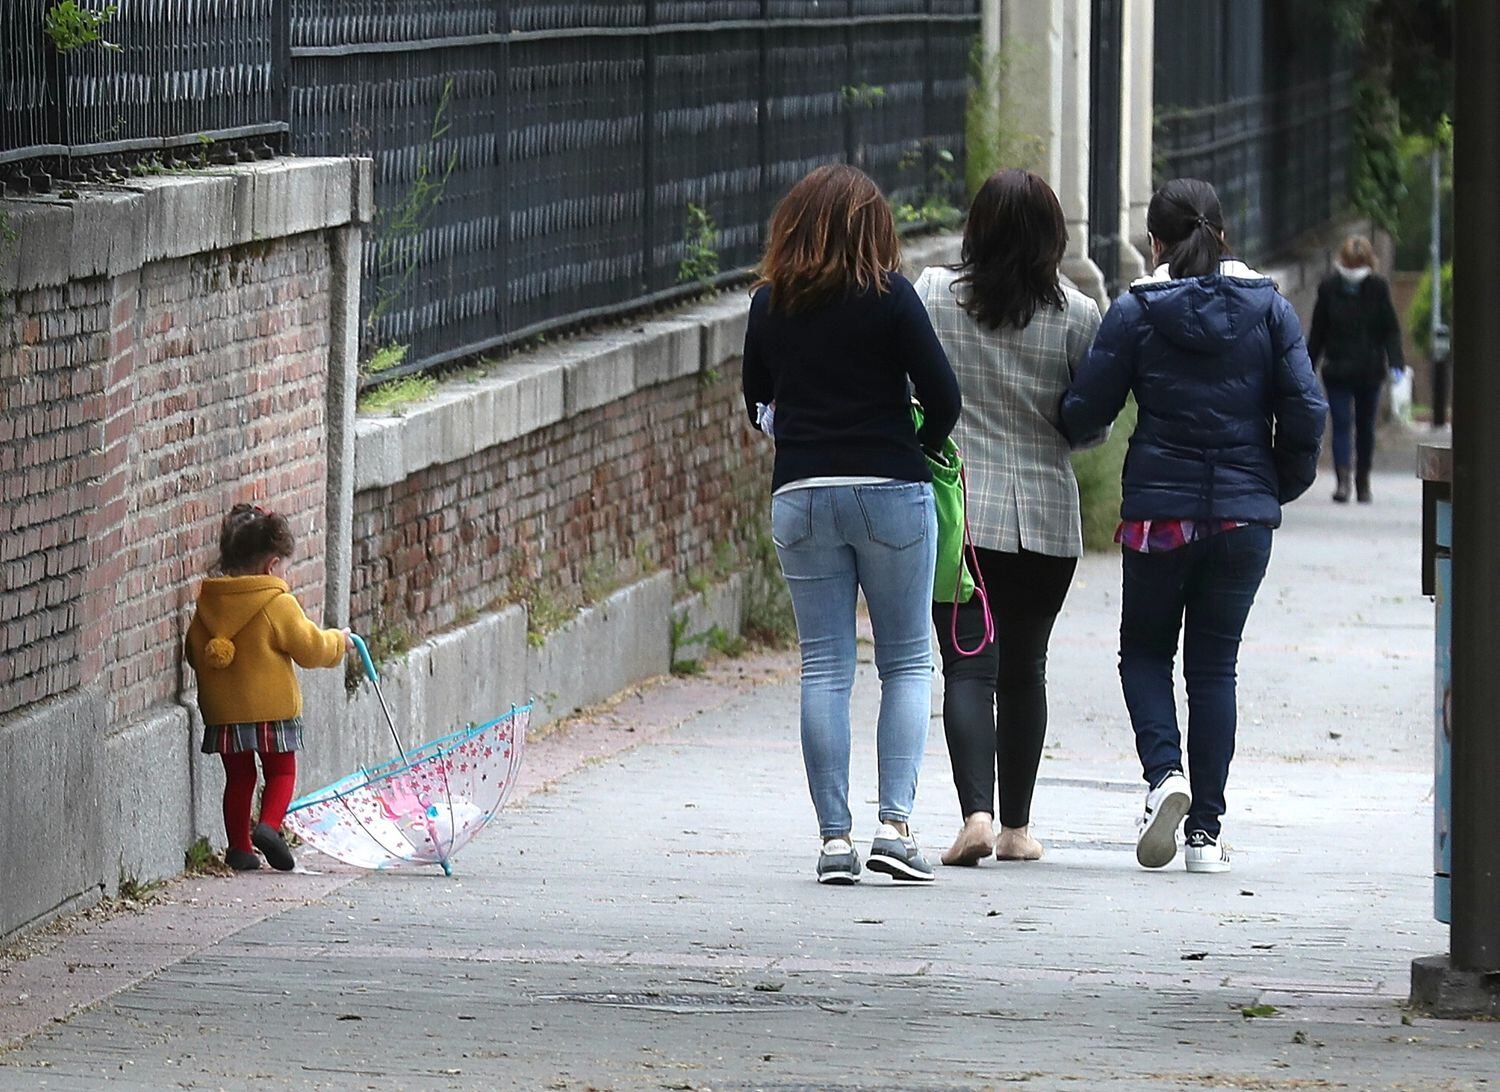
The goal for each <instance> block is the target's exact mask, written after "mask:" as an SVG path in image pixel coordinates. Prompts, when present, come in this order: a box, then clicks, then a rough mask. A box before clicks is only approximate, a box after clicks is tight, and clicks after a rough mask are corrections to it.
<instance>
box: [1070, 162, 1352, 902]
mask: <svg viewBox="0 0 1500 1092" xmlns="http://www.w3.org/2000/svg"><path fill="white" fill-rule="evenodd" d="M1146 227H1147V230H1148V231H1149V233H1150V237H1151V249H1152V258H1153V261H1154V263H1155V265H1156V270H1155V272H1154V273H1153V274H1152V275H1151V276H1149V277H1145V278H1142V279H1141V280H1140V281H1137V282H1136V283H1135V284H1134V285H1132V286H1131V289H1130V291H1129V292H1128V293H1126V294H1125V295H1123V296H1121V297H1120V298H1119V299H1118V300H1117V301H1116V302H1115V304H1114V306H1112V307H1111V308H1110V310H1109V313H1108V314H1107V315H1106V316H1105V318H1104V323H1103V325H1102V326H1100V328H1099V334H1098V337H1097V338H1096V340H1095V342H1094V345H1093V348H1092V349H1091V350H1090V352H1089V355H1088V359H1087V360H1086V361H1085V362H1084V364H1083V366H1082V367H1081V368H1080V369H1079V370H1078V373H1077V376H1076V378H1075V379H1074V381H1073V385H1072V388H1071V389H1070V390H1069V392H1068V394H1067V395H1066V396H1065V397H1064V399H1063V404H1062V424H1063V429H1064V431H1065V432H1066V433H1067V435H1068V437H1069V438H1070V439H1071V440H1074V441H1075V442H1076V441H1078V440H1082V439H1085V438H1087V437H1090V436H1093V435H1095V434H1097V433H1099V432H1101V431H1102V430H1103V429H1104V428H1105V427H1106V426H1107V425H1109V423H1110V422H1111V421H1113V420H1114V419H1115V417H1116V416H1117V415H1118V414H1119V412H1120V410H1121V409H1122V408H1124V405H1125V399H1126V396H1127V395H1129V394H1134V395H1135V400H1136V404H1137V406H1138V409H1139V412H1140V418H1139V423H1138V424H1137V426H1136V430H1135V433H1134V435H1133V436H1131V438H1130V448H1129V453H1128V454H1127V455H1126V457H1125V471H1124V502H1123V504H1122V505H1121V512H1120V515H1121V519H1122V522H1121V524H1120V529H1119V532H1118V534H1117V535H1116V541H1118V542H1119V543H1120V544H1121V546H1122V547H1123V550H1122V553H1123V572H1124V587H1123V595H1122V602H1121V618H1120V681H1121V685H1122V687H1123V689H1124V691H1125V704H1126V706H1128V708H1129V710H1130V720H1131V723H1132V725H1133V726H1134V728H1135V737H1136V750H1137V752H1138V753H1139V754H1140V758H1141V766H1142V769H1143V772H1144V774H1145V779H1146V784H1147V786H1148V792H1147V794H1146V807H1145V812H1144V814H1143V815H1142V817H1141V820H1140V830H1139V835H1138V838H1137V842H1136V859H1137V860H1138V861H1139V862H1140V863H1141V864H1142V865H1143V866H1145V867H1146V868H1160V867H1162V866H1163V865H1166V864H1169V863H1170V862H1171V861H1172V859H1173V858H1174V857H1175V856H1176V855H1177V825H1178V824H1179V823H1180V822H1182V821H1183V819H1184V818H1186V824H1185V827H1184V831H1185V834H1186V844H1187V848H1186V853H1185V856H1186V863H1187V869H1188V871H1189V872H1227V871H1229V852H1228V850H1227V849H1226V848H1225V847H1224V846H1223V845H1222V844H1221V842H1220V839H1219V820H1220V817H1221V816H1222V815H1223V814H1224V786H1225V783H1226V781H1227V780H1228V777H1229V762H1230V759H1231V758H1232V757H1233V755H1234V734H1235V670H1236V661H1237V659H1238V655H1239V646H1240V635H1241V634H1242V632H1243V631H1244V627H1245V619H1246V618H1247V617H1248V616H1249V614H1250V607H1251V604H1252V603H1253V602H1254V600H1255V593H1256V591H1257V590H1258V589H1259V588H1260V583H1261V580H1262V578H1263V577H1264V576H1265V573H1266V565H1267V563H1268V562H1269V560H1270V556H1271V532H1272V530H1273V529H1274V528H1276V527H1278V526H1280V524H1281V506H1282V505H1283V504H1286V503H1288V502H1289V501H1293V500H1295V499H1297V498H1298V497H1300V496H1301V495H1302V494H1303V493H1304V492H1306V491H1307V489H1308V487H1309V486H1311V485H1312V482H1313V478H1314V477H1315V476H1316V474H1317V464H1318V449H1319V445H1320V444H1321V442H1322V438H1323V422H1324V418H1325V416H1326V415H1327V413H1328V405H1327V403H1326V402H1325V401H1324V399H1323V395H1322V393H1321V392H1320V391H1319V389H1318V383H1317V380H1316V378H1315V377H1314V375H1313V370H1312V363H1311V362H1310V361H1309V360H1308V355H1307V347H1306V345H1305V344H1304V343H1303V340H1302V328H1301V326H1300V325H1299V323H1298V322H1297V314H1296V312H1295V311H1293V309H1292V305H1291V304H1290V303H1288V302H1287V300H1286V298H1285V297H1283V296H1282V295H1281V294H1280V293H1279V292H1277V290H1276V286H1275V284H1273V283H1272V281H1271V280H1270V279H1269V278H1268V277H1265V276H1262V275H1261V274H1259V273H1257V272H1255V271H1254V270H1253V269H1250V268H1249V267H1248V266H1246V265H1245V264H1244V263H1243V262H1240V261H1236V260H1234V259H1232V258H1230V257H1229V250H1228V246H1227V245H1226V243H1225V240H1224V221H1223V213H1222V211H1221V210H1220V207H1219V198H1218V195H1217V194H1216V193H1215V192H1214V188H1213V187H1212V186H1210V185H1209V184H1208V183H1207V182H1203V181H1200V180H1198V179H1193V178H1180V179H1176V180H1174V181H1172V182H1168V183H1167V184H1166V185H1165V186H1163V187H1162V188H1161V189H1160V190H1158V191H1157V193H1156V194H1155V195H1153V197H1152V198H1151V205H1150V208H1149V210H1148V212H1147V215H1146ZM1179 633H1180V634H1181V636H1182V666H1183V674H1184V676H1185V678H1186V681H1187V691H1188V741H1187V755H1188V769H1189V773H1190V774H1191V782H1189V780H1188V778H1186V777H1184V776H1183V772H1182V767H1183V762H1182V737H1181V734H1180V732H1179V731H1178V726H1177V699H1176V694H1175V691H1174V686H1173V679H1172V665H1173V661H1174V659H1175V658H1176V655H1177V644H1178V636H1179Z"/></svg>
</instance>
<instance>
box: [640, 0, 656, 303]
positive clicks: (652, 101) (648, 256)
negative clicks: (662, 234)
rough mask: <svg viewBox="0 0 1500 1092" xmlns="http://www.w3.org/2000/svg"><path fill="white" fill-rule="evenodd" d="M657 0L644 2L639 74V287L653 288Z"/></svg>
mask: <svg viewBox="0 0 1500 1092" xmlns="http://www.w3.org/2000/svg"><path fill="white" fill-rule="evenodd" d="M655 26H656V0H645V32H644V34H643V35H642V37H641V41H642V57H643V60H644V62H645V69H644V71H643V72H642V73H641V79H642V82H641V201H642V205H641V287H642V290H643V291H646V292H650V291H653V290H654V289H655V288H656V283H655V274H656V261H655V253H654V252H655V248H656V34H655V33H654V32H653V28H654V27H655Z"/></svg>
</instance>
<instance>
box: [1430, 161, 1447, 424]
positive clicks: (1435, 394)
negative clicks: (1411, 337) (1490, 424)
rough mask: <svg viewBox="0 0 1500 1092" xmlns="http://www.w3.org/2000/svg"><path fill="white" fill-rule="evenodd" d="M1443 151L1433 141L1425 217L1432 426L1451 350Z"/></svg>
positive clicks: (1443, 414)
mask: <svg viewBox="0 0 1500 1092" xmlns="http://www.w3.org/2000/svg"><path fill="white" fill-rule="evenodd" d="M1442 156H1443V149H1442V146H1441V145H1440V144H1439V143H1438V142H1437V140H1436V138H1434V140H1433V145H1432V172H1431V173H1432V215H1431V217H1430V218H1429V233H1430V235H1431V238H1430V239H1429V240H1428V255H1429V258H1430V261H1429V266H1430V268H1431V270H1432V273H1431V276H1432V329H1431V331H1430V336H1429V337H1428V359H1429V360H1431V361H1432V423H1433V424H1434V425H1436V426H1438V427H1439V428H1441V427H1442V426H1444V425H1446V424H1447V423H1448V367H1449V361H1450V359H1451V349H1450V343H1449V340H1448V333H1449V331H1448V327H1447V325H1446V324H1445V323H1444V321H1443V158H1442Z"/></svg>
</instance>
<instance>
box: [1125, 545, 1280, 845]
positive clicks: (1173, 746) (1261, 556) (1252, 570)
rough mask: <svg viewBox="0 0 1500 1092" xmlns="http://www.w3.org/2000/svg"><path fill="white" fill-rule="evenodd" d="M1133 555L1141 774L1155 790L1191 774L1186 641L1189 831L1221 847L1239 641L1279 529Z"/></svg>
mask: <svg viewBox="0 0 1500 1092" xmlns="http://www.w3.org/2000/svg"><path fill="white" fill-rule="evenodd" d="M1124 555H1125V556H1124V591H1123V596H1122V600H1121V607H1120V682H1121V685H1122V686H1123V688H1124V690H1125V704H1126V706H1127V707H1128V708H1129V710H1130V722H1131V724H1132V725H1133V726H1134V728H1135V746H1136V751H1137V753H1138V754H1139V755H1140V758H1141V769H1142V771H1143V772H1144V774H1145V777H1146V782H1147V784H1149V785H1155V784H1156V783H1157V782H1159V781H1160V780H1161V779H1162V778H1163V777H1165V776H1166V775H1167V774H1168V773H1170V772H1171V771H1173V770H1181V769H1182V766H1183V763H1182V734H1181V733H1180V732H1179V731H1178V727H1177V695H1176V692H1175V688H1174V685H1173V677H1172V666H1173V662H1174V661H1175V659H1176V656H1177V638H1178V634H1179V633H1181V635H1182V672H1183V676H1184V678H1185V679H1186V680H1187V696H1188V741H1187V753H1188V776H1189V778H1190V780H1191V781H1192V788H1193V806H1192V809H1191V810H1190V811H1189V812H1188V815H1187V822H1186V824H1185V829H1186V830H1187V831H1188V832H1192V831H1195V830H1201V831H1204V832H1206V833H1208V834H1211V835H1213V836H1214V837H1215V838H1217V837H1218V836H1219V817H1220V816H1222V815H1223V814H1224V785H1225V783H1226V782H1227V781H1228V780H1229V763H1230V760H1231V759H1232V758H1233V757H1234V729H1235V694H1234V684H1235V668H1236V664H1237V662H1238V660H1239V651H1240V635H1241V634H1242V633H1243V632H1244V629H1245V619H1246V618H1248V617H1249V615H1250V606H1251V604H1252V603H1254V602H1255V593H1256V591H1257V590H1259V588H1260V582H1261V580H1262V579H1263V578H1264V577H1265V575H1266V564H1267V563H1268V562H1269V561H1270V559H1271V529H1270V528H1269V527H1257V526H1252V527H1241V528H1238V529H1237V530H1233V531H1225V532H1223V533H1221V534H1217V535H1211V536H1210V537H1208V538H1205V539H1200V540H1199V541H1197V542H1192V543H1189V544H1188V545H1186V546H1183V547H1182V548H1180V549H1177V550H1168V551H1164V552H1162V553H1154V554H1142V553H1136V552H1135V551H1133V550H1126V551H1124Z"/></svg>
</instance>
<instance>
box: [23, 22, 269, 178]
mask: <svg viewBox="0 0 1500 1092" xmlns="http://www.w3.org/2000/svg"><path fill="white" fill-rule="evenodd" d="M54 3H55V0H4V3H3V4H0V92H3V94H0V103H3V108H0V184H3V185H5V186H6V187H7V188H10V189H45V188H47V187H48V186H49V185H50V184H51V182H52V180H53V179H55V178H58V177H63V178H68V177H79V176H82V177H92V176H95V175H99V174H104V173H107V172H109V171H112V170H119V169H129V168H134V167H138V166H139V165H140V164H142V163H149V162H150V161H151V160H152V159H153V158H162V159H174V158H183V159H203V158H207V157H208V156H209V154H210V149H211V150H212V154H213V157H214V158H215V159H217V160H218V161H221V162H222V161H224V160H226V159H232V158H238V157H241V156H252V157H253V156H257V155H270V154H273V153H274V152H276V151H279V150H283V149H284V145H285V140H286V132H287V129H288V125H287V122H286V117H287V114H286V111H285V105H286V104H285V86H284V80H285V76H286V71H287V69H286V64H285V61H284V59H282V60H280V61H279V62H278V57H281V56H282V55H283V54H284V52H285V45H286V36H285V30H286V20H287V10H286V3H287V0H115V3H114V5H113V7H114V10H113V11H112V12H111V13H109V15H108V18H107V19H105V20H104V21H103V22H102V23H100V24H99V25H97V26H94V27H92V28H91V29H88V28H84V29H83V30H80V24H78V23H73V24H66V23H62V24H59V23H54V26H55V32H56V34H57V37H53V36H50V35H49V33H48V31H47V27H48V20H49V12H50V11H52V9H53V8H54ZM81 8H82V9H83V10H84V11H86V12H90V13H93V14H98V13H101V12H103V11H104V10H105V5H103V4H96V3H84V4H82V5H81ZM53 18H54V19H55V17H53Z"/></svg>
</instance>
